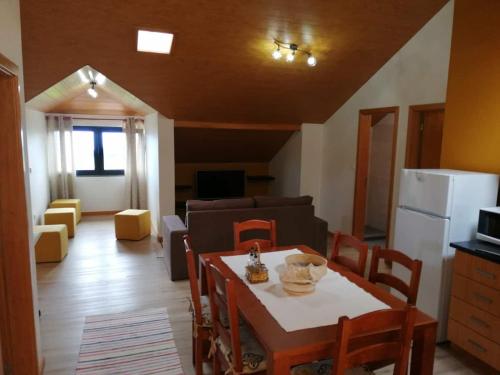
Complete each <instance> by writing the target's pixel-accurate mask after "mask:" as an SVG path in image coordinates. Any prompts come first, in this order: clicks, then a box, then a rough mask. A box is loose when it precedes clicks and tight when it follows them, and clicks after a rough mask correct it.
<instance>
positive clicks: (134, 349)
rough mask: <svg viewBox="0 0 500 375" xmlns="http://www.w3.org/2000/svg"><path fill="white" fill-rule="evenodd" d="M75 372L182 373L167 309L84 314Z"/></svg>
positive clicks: (79, 374)
mask: <svg viewBox="0 0 500 375" xmlns="http://www.w3.org/2000/svg"><path fill="white" fill-rule="evenodd" d="M76 374H77V375H84V374H92V375H102V374H113V375H118V374H127V375H129V374H130V375H132V374H168V375H182V374H184V372H183V371H182V367H181V361H180V358H179V354H178V353H177V348H176V346H175V341H174V337H173V333H172V327H171V326H170V320H169V319H168V313H167V309H166V308H158V309H150V310H144V311H138V312H131V313H121V314H110V315H95V316H89V317H87V318H86V319H85V325H84V327H83V337H82V344H81V346H80V357H79V359H78V364H77V367H76Z"/></svg>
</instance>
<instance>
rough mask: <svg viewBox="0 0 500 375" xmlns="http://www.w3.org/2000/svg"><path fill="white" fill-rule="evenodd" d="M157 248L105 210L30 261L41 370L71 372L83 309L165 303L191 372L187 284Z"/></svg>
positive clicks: (451, 365) (441, 362)
mask: <svg viewBox="0 0 500 375" xmlns="http://www.w3.org/2000/svg"><path fill="white" fill-rule="evenodd" d="M160 254H161V249H160V245H159V244H158V243H157V242H156V241H155V240H153V238H148V239H145V240H142V241H137V242H135V241H116V240H115V237H114V227H113V221H112V217H109V216H107V217H84V218H83V219H82V222H81V223H80V224H79V225H78V229H77V233H76V236H75V238H74V239H72V240H70V248H69V253H68V256H67V257H66V259H64V261H63V262H61V263H50V264H48V263H47V264H39V265H37V278H38V295H39V300H40V309H41V318H40V322H41V335H42V350H43V355H44V357H45V374H49V375H51V374H64V375H70V374H73V373H74V370H75V365H76V361H77V359H78V351H79V346H80V339H81V335H82V328H83V322H84V318H85V316H88V315H95V314H107V313H117V312H122V311H134V310H140V309H144V308H149V307H162V306H166V307H167V308H168V312H169V316H170V320H171V322H172V327H173V330H174V336H175V342H176V344H177V349H178V351H179V354H180V356H181V360H182V364H183V367H184V370H185V373H186V374H194V371H193V368H192V365H191V325H190V321H191V320H190V319H191V318H190V314H189V313H188V302H187V297H188V295H189V289H188V288H189V285H188V283H187V282H184V281H182V282H175V283H174V282H171V281H170V279H169V277H168V274H167V271H166V268H165V266H164V264H163V259H161V258H158V257H157V256H158V255H160ZM436 357H437V360H436V363H435V373H436V374H464V375H465V374H486V373H488V370H487V369H485V368H483V367H482V366H480V365H479V364H478V363H477V362H476V361H474V360H473V359H471V358H469V357H466V356H464V355H463V354H462V353H458V352H456V351H454V350H452V349H450V348H449V347H447V346H445V347H438V350H437V355H436ZM377 373H379V372H377ZM380 373H381V374H386V373H390V370H389V369H383V370H381V371H380Z"/></svg>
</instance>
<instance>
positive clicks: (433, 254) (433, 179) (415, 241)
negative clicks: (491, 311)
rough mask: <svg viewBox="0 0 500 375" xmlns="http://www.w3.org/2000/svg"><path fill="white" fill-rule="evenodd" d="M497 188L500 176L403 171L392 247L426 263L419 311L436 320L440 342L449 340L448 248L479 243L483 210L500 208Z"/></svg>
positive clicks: (397, 270) (404, 274) (399, 272)
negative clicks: (461, 242) (462, 242)
mask: <svg viewBox="0 0 500 375" xmlns="http://www.w3.org/2000/svg"><path fill="white" fill-rule="evenodd" d="M498 184H499V177H498V176H497V175H493V174H486V173H475V172H465V171H455V170H446V169H403V170H402V171H401V177H400V184H399V202H398V208H397V212H396V222H395V229H394V246H393V247H394V248H395V249H397V250H400V251H402V252H403V253H405V254H406V255H408V256H409V257H410V258H413V259H420V260H421V261H422V263H423V264H422V273H421V276H420V287H419V291H418V297H417V307H418V308H419V309H421V310H422V311H424V312H425V313H427V314H428V315H430V316H432V317H434V318H435V319H437V321H438V323H439V324H438V332H437V341H438V342H442V341H445V340H447V337H446V330H447V322H448V306H449V301H450V293H451V275H452V271H453V258H454V255H455V250H454V249H453V248H451V247H450V246H449V244H450V242H457V241H468V240H471V239H473V238H475V235H476V229H477V221H478V216H479V209H480V208H483V207H492V206H496V203H497V196H498ZM392 272H393V273H394V275H395V276H398V277H400V278H403V279H404V280H409V279H408V274H409V273H408V271H407V270H406V269H405V268H403V267H401V266H398V265H396V264H394V265H393V271H392ZM393 293H394V294H396V295H398V292H397V291H395V290H393ZM399 296H400V297H401V295H399Z"/></svg>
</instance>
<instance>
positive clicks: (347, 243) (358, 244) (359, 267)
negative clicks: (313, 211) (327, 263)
mask: <svg viewBox="0 0 500 375" xmlns="http://www.w3.org/2000/svg"><path fill="white" fill-rule="evenodd" d="M343 247H348V248H352V249H354V250H356V252H357V261H356V260H354V259H351V258H349V257H347V256H345V255H340V249H341V248H343ZM330 258H331V260H332V262H335V263H337V264H340V265H341V266H344V267H346V268H348V269H349V270H350V271H352V272H354V273H357V274H358V275H359V276H361V277H364V276H365V268H366V259H367V258H368V245H367V244H366V243H364V242H362V241H360V240H358V239H357V238H356V237H354V236H351V235H349V234H343V233H341V232H335V234H334V235H333V243H332V255H331V257H330Z"/></svg>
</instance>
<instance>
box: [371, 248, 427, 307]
mask: <svg viewBox="0 0 500 375" xmlns="http://www.w3.org/2000/svg"><path fill="white" fill-rule="evenodd" d="M380 259H384V260H385V261H390V262H391V263H398V264H400V265H402V266H403V267H405V268H407V269H408V270H409V271H410V273H411V276H410V282H409V283H406V282H405V281H403V280H401V279H400V278H398V277H396V276H394V275H391V274H389V273H383V272H378V263H379V260H380ZM421 270H422V261H420V260H418V259H411V258H410V257H409V256H407V255H406V254H403V253H402V252H401V251H398V250H393V249H381V248H380V246H374V247H373V249H372V263H371V265H370V274H369V276H368V280H369V281H370V282H372V283H375V284H376V283H381V284H384V285H387V286H389V287H391V288H394V289H396V290H397V291H399V292H400V293H402V294H404V295H405V296H406V299H407V300H406V302H407V303H409V304H410V305H415V304H416V303H417V296H418V286H419V284H420V272H421Z"/></svg>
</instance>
